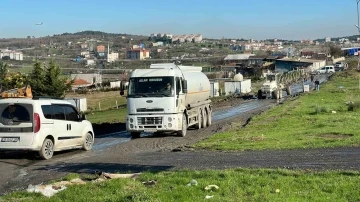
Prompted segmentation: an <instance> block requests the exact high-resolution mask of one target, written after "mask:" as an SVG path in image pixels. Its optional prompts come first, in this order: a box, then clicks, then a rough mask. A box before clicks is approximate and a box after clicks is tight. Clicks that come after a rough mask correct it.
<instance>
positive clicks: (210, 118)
mask: <svg viewBox="0 0 360 202" xmlns="http://www.w3.org/2000/svg"><path fill="white" fill-rule="evenodd" d="M206 113H207V120H206V121H207V123H206V125H207V126H211V120H212V117H211V115H212V114H211V110H210V109H209V108H208V109H207V110H206Z"/></svg>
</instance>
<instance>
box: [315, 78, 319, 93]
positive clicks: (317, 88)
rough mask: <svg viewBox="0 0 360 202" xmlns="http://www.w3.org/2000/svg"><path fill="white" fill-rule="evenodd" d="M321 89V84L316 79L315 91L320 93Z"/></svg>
mask: <svg viewBox="0 0 360 202" xmlns="http://www.w3.org/2000/svg"><path fill="white" fill-rule="evenodd" d="M319 88H320V82H319V80H317V79H316V81H315V90H316V91H319Z"/></svg>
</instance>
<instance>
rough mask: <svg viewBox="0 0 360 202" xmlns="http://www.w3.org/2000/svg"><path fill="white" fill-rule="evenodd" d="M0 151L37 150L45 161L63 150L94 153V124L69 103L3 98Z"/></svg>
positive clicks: (0, 102)
mask: <svg viewBox="0 0 360 202" xmlns="http://www.w3.org/2000/svg"><path fill="white" fill-rule="evenodd" d="M0 115H1V116H0V150H30V151H37V152H39V155H40V157H41V158H42V159H45V160H46V159H50V158H52V156H53V154H54V152H56V151H60V150H68V149H76V148H82V149H84V150H91V149H92V146H93V144H94V131H93V127H92V125H91V123H90V122H89V121H87V120H86V116H85V115H81V114H80V113H79V112H78V111H77V109H76V108H75V107H74V106H73V105H72V104H71V103H70V102H67V101H65V100H51V99H27V98H6V99H0Z"/></svg>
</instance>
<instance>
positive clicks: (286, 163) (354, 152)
mask: <svg viewBox="0 0 360 202" xmlns="http://www.w3.org/2000/svg"><path fill="white" fill-rule="evenodd" d="M292 90H293V92H295V91H296V90H302V87H301V85H297V86H294V87H293V89H292ZM274 105H276V101H274V100H251V101H248V102H246V103H243V104H242V105H239V106H235V107H231V108H227V109H222V110H218V111H215V112H214V113H213V122H214V124H218V125H223V124H226V120H228V119H231V118H239V117H240V118H241V116H243V115H245V114H247V113H250V112H253V111H256V110H258V111H259V110H266V109H267V108H269V107H272V106H274ZM215 132H216V131H215ZM196 133H198V132H197V131H190V135H189V136H196ZM200 133H201V132H200ZM202 133H214V132H212V131H206V129H205V130H204V131H203V132H202ZM186 138H189V137H185V138H178V137H171V136H170V137H151V135H149V134H145V137H144V138H140V139H136V140H131V138H130V136H129V135H128V134H127V133H126V132H119V133H114V134H108V135H105V136H101V137H98V138H96V144H95V145H94V148H93V151H90V152H83V151H79V150H76V151H68V152H62V153H60V154H57V155H55V156H54V157H53V159H51V160H48V161H41V160H36V159H35V157H34V155H32V154H31V153H29V154H22V153H9V154H6V155H2V156H1V157H0V173H1V175H0V194H4V193H6V192H8V191H11V190H16V189H23V188H25V187H27V186H28V185H29V184H39V183H42V182H47V181H49V180H52V179H56V178H60V177H62V176H64V175H66V174H67V173H69V172H94V171H95V170H102V171H106V172H128V171H130V172H139V171H144V170H174V169H183V168H189V169H226V168H237V167H243V168H245V167H247V168H293V169H351V170H354V169H355V170H358V169H360V160H359V158H358V156H359V155H360V148H333V149H306V150H281V151H246V152H211V151H182V152H171V151H166V148H167V147H168V146H174V145H177V144H179V145H180V144H182V143H184V144H186V143H189V141H188V142H187V141H186ZM190 140H191V138H190ZM192 141H196V139H195V140H192ZM164 149H165V151H164Z"/></svg>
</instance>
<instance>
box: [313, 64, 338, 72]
mask: <svg viewBox="0 0 360 202" xmlns="http://www.w3.org/2000/svg"><path fill="white" fill-rule="evenodd" d="M326 73H335V67H334V66H333V65H327V66H325V67H322V68H320V69H318V70H316V74H326Z"/></svg>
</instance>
